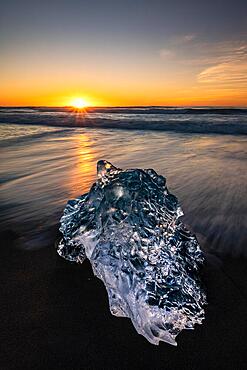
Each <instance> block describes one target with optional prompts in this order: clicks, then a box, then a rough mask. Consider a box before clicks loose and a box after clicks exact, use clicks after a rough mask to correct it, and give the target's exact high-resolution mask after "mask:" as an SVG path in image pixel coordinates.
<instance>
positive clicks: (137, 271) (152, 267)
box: [57, 160, 206, 345]
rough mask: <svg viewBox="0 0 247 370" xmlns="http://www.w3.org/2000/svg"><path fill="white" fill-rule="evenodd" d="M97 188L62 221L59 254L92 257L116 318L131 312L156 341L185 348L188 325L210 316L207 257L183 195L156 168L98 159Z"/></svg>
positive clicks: (141, 330)
mask: <svg viewBox="0 0 247 370" xmlns="http://www.w3.org/2000/svg"><path fill="white" fill-rule="evenodd" d="M97 174H98V179H97V181H96V182H95V183H94V184H93V186H92V187H91V189H90V191H89V192H88V193H86V194H84V195H82V196H79V197H78V198H76V199H74V200H70V201H68V203H67V206H66V208H65V210H64V214H63V216H62V218H61V227H60V231H61V233H62V234H63V237H62V239H61V240H60V242H59V244H58V248H57V251H58V254H59V255H60V256H61V257H63V258H65V259H67V260H69V261H72V262H77V263H82V262H83V261H84V260H85V258H88V259H89V260H90V262H91V265H92V268H93V272H94V274H95V275H96V276H97V277H98V278H100V279H101V280H102V281H103V282H104V284H105V287H106V289H107V293H108V297H109V305H110V311H111V313H112V314H113V315H116V316H120V317H129V318H130V319H131V320H132V323H133V325H134V327H135V329H136V331H137V332H138V333H139V334H142V335H143V336H144V337H145V338H146V339H147V340H148V341H149V342H151V343H152V344H156V345H157V344H159V342H160V341H164V342H167V343H170V344H172V345H177V342H176V340H175V338H176V336H177V335H178V334H179V333H180V332H181V331H182V330H183V329H193V328H194V325H195V324H201V323H202V320H203V319H204V315H205V313H204V305H205V304H206V295H205V292H204V290H203V287H202V283H201V279H200V270H201V267H202V265H203V262H204V257H203V254H202V251H201V249H200V246H199V244H198V242H197V239H196V237H195V236H194V235H192V234H191V233H190V231H189V230H188V229H187V228H186V227H185V226H184V225H183V223H182V222H181V221H180V217H181V216H182V215H183V212H182V209H181V207H180V205H179V203H178V200H177V198H176V197H175V196H174V195H173V194H171V193H170V192H169V191H168V188H167V186H166V179H165V178H164V177H163V176H160V175H158V174H157V173H156V172H155V171H154V170H153V169H127V170H122V169H120V168H117V167H115V166H113V165H112V164H111V163H109V162H107V161H105V160H100V161H99V162H98V163H97Z"/></svg>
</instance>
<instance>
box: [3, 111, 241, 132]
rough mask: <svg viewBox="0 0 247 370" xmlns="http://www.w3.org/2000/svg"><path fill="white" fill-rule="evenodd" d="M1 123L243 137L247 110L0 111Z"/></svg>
mask: <svg viewBox="0 0 247 370" xmlns="http://www.w3.org/2000/svg"><path fill="white" fill-rule="evenodd" d="M0 123H9V124H27V125H47V126H57V127H91V128H102V129H104V128H111V129H125V130H154V131H176V132H184V133H186V132H187V133H203V134H210V133H216V134H234V135H237V134H239V135H246V134H247V109H245V108H231V109H230V108H227V109H225V108H168V107H166V108H164V107H162V108H161V107H134V108H127V107H119V108H90V109H87V111H86V112H84V113H76V112H73V111H71V109H69V108H45V107H39V108H37V107H35V108H32V107H25V108H20V109H19V108H1V109H0Z"/></svg>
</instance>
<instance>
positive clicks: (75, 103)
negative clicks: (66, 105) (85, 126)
mask: <svg viewBox="0 0 247 370" xmlns="http://www.w3.org/2000/svg"><path fill="white" fill-rule="evenodd" d="M70 105H71V106H72V107H74V108H77V109H83V108H86V107H89V106H90V103H89V102H88V101H87V100H85V99H83V98H73V99H71V101H70Z"/></svg>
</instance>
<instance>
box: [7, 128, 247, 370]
mask: <svg viewBox="0 0 247 370" xmlns="http://www.w3.org/2000/svg"><path fill="white" fill-rule="evenodd" d="M1 130H2V131H1V133H2V140H1V146H2V148H1V149H2V150H1V158H2V161H1V163H0V174H1V227H0V241H1V248H0V253H1V256H0V264H1V268H0V271H1V273H2V279H1V282H2V289H1V306H0V310H1V311H0V314H1V324H0V325H1V328H0V340H1V359H0V360H1V364H0V368H1V369H3V370H10V369H14V370H17V369H42V370H43V369H44V370H45V369H52V370H53V369H75V370H77V369H139V368H143V369H166V370H170V369H172V370H176V369H182V370H187V369H188V370H200V369H205V370H209V369H217V370H218V369H233V370H238V369H240V370H242V369H246V358H247V342H246V338H245V335H246V331H247V321H246V303H247V302H246V301H247V279H246V276H247V260H246V255H247V252H246V234H245V229H246V224H245V215H246V209H247V207H246V193H245V187H246V175H247V174H246V170H245V169H246V166H245V163H246V162H245V160H246V137H245V136H241V135H236V136H234V135H233V136H230V135H229V136H228V135H206V134H205V135H203V136H202V135H198V134H194V135H192V134H179V133H159V134H157V133H153V132H151V131H149V132H145V131H133V130H132V131H131V132H130V131H127V130H126V131H124V130H122V131H121V130H116V131H115V130H107V129H104V130H96V129H92V130H89V129H81V128H78V129H63V130H62V129H61V128H59V129H54V128H51V127H45V126H32V127H30V126H25V125H9V126H8V127H7V126H6V125H3V126H2V127H1ZM126 148H127V149H126ZM99 159H107V160H109V161H110V162H112V163H113V164H115V165H117V166H119V167H121V168H135V167H139V168H150V167H152V168H154V169H155V170H156V171H157V172H159V173H160V174H163V175H164V176H166V178H167V183H168V187H169V190H171V191H172V192H173V193H174V194H176V196H177V197H178V199H179V200H180V202H181V205H182V208H183V210H184V213H185V215H184V216H183V220H184V221H183V222H185V223H186V224H187V225H188V226H189V228H190V230H191V231H192V232H194V233H195V234H196V236H197V237H198V240H199V242H200V245H201V248H202V249H203V251H204V252H205V253H206V260H207V262H206V264H205V267H204V270H203V281H204V284H205V287H206V290H207V297H208V306H207V308H206V319H205V321H204V322H203V324H202V325H200V326H199V325H197V326H196V328H195V330H193V331H189V330H187V331H183V332H182V333H181V334H179V336H178V338H177V341H178V346H177V347H173V346H171V345H168V344H165V343H161V344H160V345H159V346H154V345H151V344H150V343H149V342H147V340H146V339H145V338H144V337H142V336H140V335H138V334H137V333H136V330H135V329H134V327H133V325H132V323H131V321H130V320H129V319H124V318H117V317H114V316H112V315H111V314H110V311H109V307H108V298H107V294H106V290H105V287H104V285H103V284H102V282H101V281H100V280H98V279H97V278H96V277H94V275H93V273H92V270H91V266H90V264H89V262H88V261H86V262H84V263H83V264H82V265H81V266H78V265H75V264H71V263H68V262H67V261H64V260H63V259H62V258H61V257H59V256H58V254H57V253H56V249H55V243H56V241H57V240H58V238H59V231H58V228H59V219H60V217H61V214H62V211H63V208H64V206H65V204H66V202H67V200H68V199H72V198H74V197H76V196H78V195H80V194H82V193H84V192H85V191H87V190H88V189H89V187H90V186H91V184H92V183H93V182H94V181H95V176H96V168H95V165H96V163H97V160H99ZM216 256H218V257H216Z"/></svg>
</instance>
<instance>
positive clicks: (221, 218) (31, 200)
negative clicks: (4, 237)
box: [0, 124, 247, 255]
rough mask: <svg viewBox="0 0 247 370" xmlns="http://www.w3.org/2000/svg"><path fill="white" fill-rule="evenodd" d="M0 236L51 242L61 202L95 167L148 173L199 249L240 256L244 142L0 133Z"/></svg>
mask: <svg viewBox="0 0 247 370" xmlns="http://www.w3.org/2000/svg"><path fill="white" fill-rule="evenodd" d="M0 131H1V138H2V140H1V164H0V174H1V192H0V193H1V230H2V231H3V230H9V231H10V230H12V231H14V232H15V233H16V235H17V238H18V240H19V245H20V247H23V248H38V247H42V246H45V245H47V244H48V243H51V242H54V238H55V236H54V235H53V234H52V232H50V230H51V229H52V227H53V230H54V225H56V224H57V223H58V221H59V218H60V216H61V213H62V210H63V208H64V206H65V204H66V202H67V200H68V199H71V198H74V197H76V196H78V195H79V194H82V193H84V192H86V191H87V190H88V189H89V187H90V186H91V184H92V183H93V182H94V181H95V179H96V163H97V161H98V160H99V159H106V160H108V161H110V162H112V163H113V164H114V165H115V166H118V167H121V168H135V167H140V168H153V169H155V170H156V171H157V172H159V173H160V174H162V175H163V176H165V177H166V178H167V183H168V188H169V190H170V191H171V192H173V193H174V194H175V195H176V196H177V197H178V199H179V200H180V203H181V205H182V208H183V210H184V213H185V216H184V222H186V223H187V224H188V225H189V227H190V229H192V230H193V231H194V232H195V233H196V235H197V236H198V239H199V241H200V243H201V245H202V248H209V249H212V250H215V251H217V252H219V253H230V254H234V255H247V245H246V218H245V217H246V211H247V196H246V188H247V186H246V184H247V171H246V149H247V145H246V141H247V140H246V136H241V135H236V136H235V135H214V134H210V135H206V134H205V135H204V134H203V135H202V134H195V133H194V134H191V133H175V132H171V133H169V132H155V131H135V130H114V129H90V128H59V127H56V128H54V127H46V126H26V125H14V124H13V125H8V126H7V125H6V124H3V125H0Z"/></svg>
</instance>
